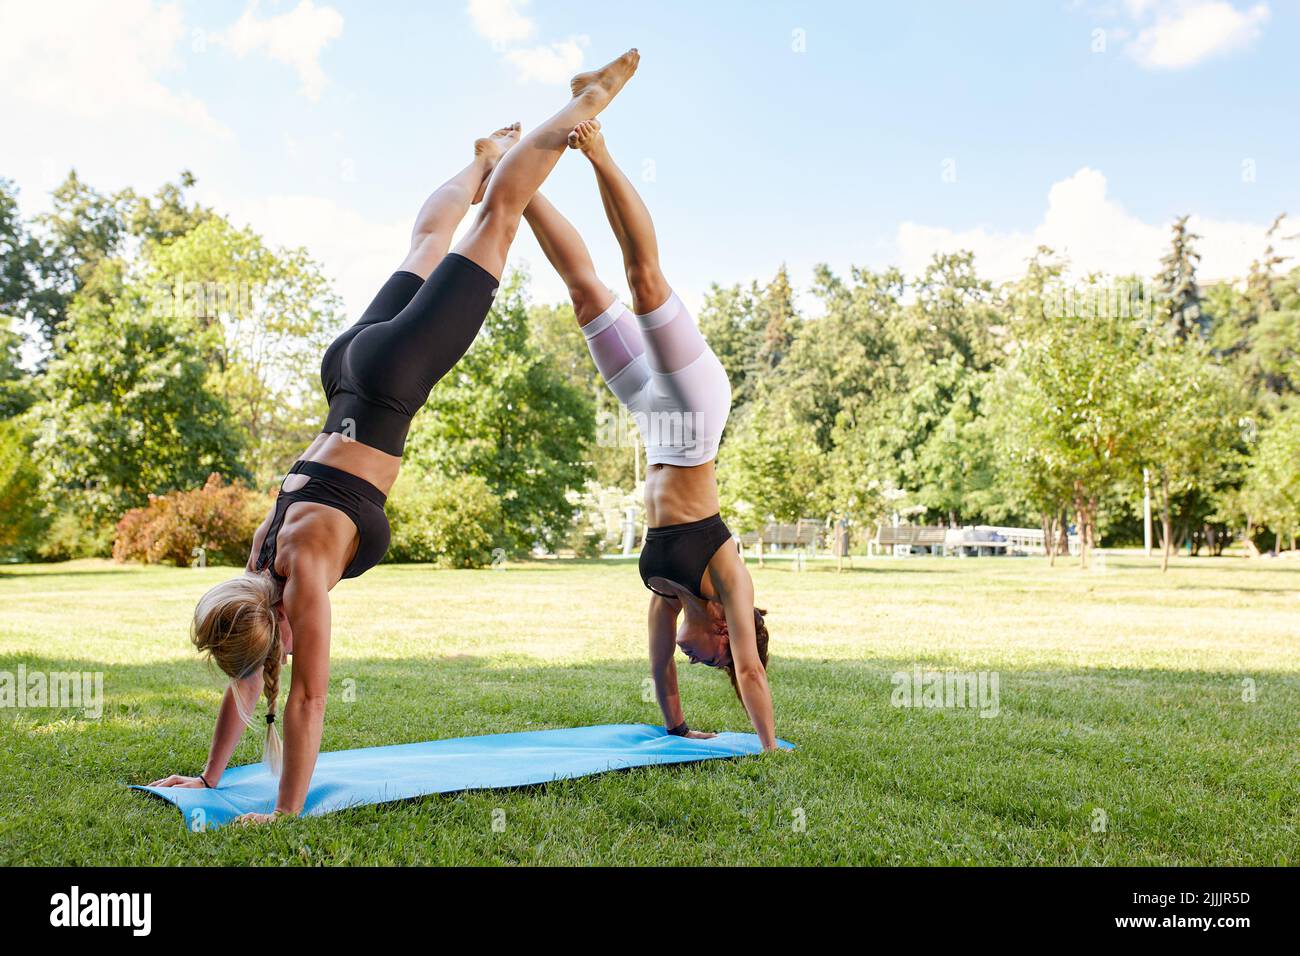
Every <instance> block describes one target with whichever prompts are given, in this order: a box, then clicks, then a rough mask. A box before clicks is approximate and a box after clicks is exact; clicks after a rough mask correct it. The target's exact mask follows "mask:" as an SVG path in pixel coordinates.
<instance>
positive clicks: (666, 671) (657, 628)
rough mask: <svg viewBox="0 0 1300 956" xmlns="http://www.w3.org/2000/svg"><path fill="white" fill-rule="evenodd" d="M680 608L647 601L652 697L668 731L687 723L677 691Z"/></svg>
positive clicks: (666, 601) (667, 601)
mask: <svg viewBox="0 0 1300 956" xmlns="http://www.w3.org/2000/svg"><path fill="white" fill-rule="evenodd" d="M680 610H681V605H680V604H679V603H678V602H677V601H674V600H672V599H671V598H666V597H663V596H661V595H658V594H656V595H654V596H653V597H651V598H650V675H651V676H652V677H653V678H654V682H655V697H656V698H657V699H658V700H659V709H660V710H661V711H663V715H664V727H665V728H666V729H668V730H671V729H672V728H674V727H679V726H681V725H682V724H683V723H685V721H686V712H685V711H684V710H683V709H682V699H681V695H680V694H679V693H678V690H677V662H676V660H675V659H674V657H673V653H674V652H675V651H676V650H677V615H678V612H679V611H680ZM686 736H687V737H691V738H693V739H698V740H707V739H708V738H709V737H716V736H718V735H717V734H715V733H710V732H708V731H703V730H691V731H688V732H687V734H686Z"/></svg>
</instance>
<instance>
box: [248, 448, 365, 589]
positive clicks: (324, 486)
mask: <svg viewBox="0 0 1300 956" xmlns="http://www.w3.org/2000/svg"><path fill="white" fill-rule="evenodd" d="M289 474H290V475H307V476H308V481H307V484H305V485H303V486H302V487H301V488H299V489H297V490H296V491H283V490H282V491H281V492H280V494H279V496H278V497H277V498H276V499H275V513H274V514H273V515H272V517H271V524H270V526H269V527H267V529H266V537H265V538H263V539H262V550H260V551H259V552H258V553H257V570H258V571H265V570H266V569H267V568H270V570H271V575H272V576H273V577H274V578H275V579H276V580H277V581H279V582H280V583H281V584H283V583H284V580H285V579H284V578H283V577H282V576H281V575H279V574H276V572H275V549H276V537H277V536H278V535H279V534H280V526H281V525H282V524H284V514H285V512H286V511H288V510H289V506H290V505H291V504H293V503H294V502H296V501H314V502H316V503H317V504H322V505H328V506H329V507H331V508H336V509H338V510H339V511H342V512H343V513H344V514H345V515H347V516H348V517H349V518H351V519H352V523H353V524H355V525H356V526H357V535H358V536H359V537H360V539H361V540H360V541H358V542H357V553H356V555H355V556H354V557H353V558H352V563H351V564H349V565H348V566H347V568H346V569H345V570H344V572H343V576H344V577H345V578H355V577H357V576H359V575H361V574H364V573H365V572H366V571H369V570H370V569H371V568H373V567H374V566H375V565H376V564H378V563H379V562H380V560H381V559H382V558H383V556H384V553H385V552H386V551H387V550H388V536H389V531H388V518H387V516H386V515H385V514H384V501H385V497H384V493H383V492H382V491H380V490H379V489H378V488H376V487H375V486H374V485H372V484H371V483H370V482H368V481H366V480H365V479H364V478H358V477H357V476H356V475H354V474H352V473H351V472H347V471H340V470H339V469H338V468H331V467H330V466H329V465H322V464H321V463H320V462H318V461H296V462H294V464H293V467H292V468H290V469H289ZM285 477H286V478H287V477H288V476H287V475H286V476H285Z"/></svg>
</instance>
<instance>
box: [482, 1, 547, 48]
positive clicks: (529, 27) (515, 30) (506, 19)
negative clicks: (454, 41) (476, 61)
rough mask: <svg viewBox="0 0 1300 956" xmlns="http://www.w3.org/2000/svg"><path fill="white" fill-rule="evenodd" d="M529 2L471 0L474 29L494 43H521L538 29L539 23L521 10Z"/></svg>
mask: <svg viewBox="0 0 1300 956" xmlns="http://www.w3.org/2000/svg"><path fill="white" fill-rule="evenodd" d="M528 3H529V0H469V15H470V19H471V20H473V21H474V29H475V30H476V31H477V32H478V34H479V35H480V36H482V37H484V38H485V39H488V40H491V41H492V42H493V43H494V44H507V43H519V42H520V41H522V40H527V39H528V38H529V37H531V36H532V35H533V33H534V32H535V31H536V29H537V24H535V23H534V22H533V21H532V20H531V19H529V18H528V17H526V16H524V15H523V14H522V13H521V12H520V11H519V8H520V7H525V6H527V5H528Z"/></svg>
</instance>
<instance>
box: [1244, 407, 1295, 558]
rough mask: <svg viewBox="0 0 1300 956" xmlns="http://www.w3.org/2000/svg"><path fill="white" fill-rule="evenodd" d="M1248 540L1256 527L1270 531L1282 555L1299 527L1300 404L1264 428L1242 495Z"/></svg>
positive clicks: (1289, 408)
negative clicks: (1288, 537) (1287, 538)
mask: <svg viewBox="0 0 1300 956" xmlns="http://www.w3.org/2000/svg"><path fill="white" fill-rule="evenodd" d="M1240 502H1241V505H1242V507H1243V509H1244V511H1245V513H1246V514H1245V517H1246V536H1247V538H1248V539H1249V538H1250V537H1252V536H1253V533H1254V531H1255V529H1256V527H1258V526H1265V527H1268V528H1271V529H1272V530H1273V532H1274V535H1275V544H1274V547H1275V549H1276V550H1278V551H1281V550H1282V549H1283V547H1284V540H1285V537H1286V536H1287V535H1290V536H1291V540H1292V541H1294V540H1295V532H1296V529H1297V527H1300V403H1293V404H1291V405H1290V406H1289V407H1287V408H1285V409H1283V410H1282V411H1280V412H1279V413H1278V414H1277V415H1276V416H1275V417H1274V418H1273V419H1272V420H1271V421H1269V423H1268V424H1267V425H1266V426H1265V427H1264V429H1263V430H1262V431H1261V433H1260V436H1259V444H1258V447H1257V449H1256V452H1255V455H1254V456H1253V458H1252V459H1251V462H1250V468H1249V471H1248V473H1247V475H1246V481H1245V484H1244V486H1243V488H1242V491H1241V497H1240Z"/></svg>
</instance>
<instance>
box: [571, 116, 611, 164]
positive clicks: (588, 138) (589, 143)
mask: <svg viewBox="0 0 1300 956" xmlns="http://www.w3.org/2000/svg"><path fill="white" fill-rule="evenodd" d="M569 149H580V150H582V151H583V152H584V153H586V154H587V158H588V159H590V158H591V157H592V156H593V155H598V154H600V153H603V152H604V151H605V134H604V133H602V132H601V131H600V120H594V119H591V120H583V121H582V122H581V123H579V124H578V125H577V126H575V127H573V132H571V133H570V134H569Z"/></svg>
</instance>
